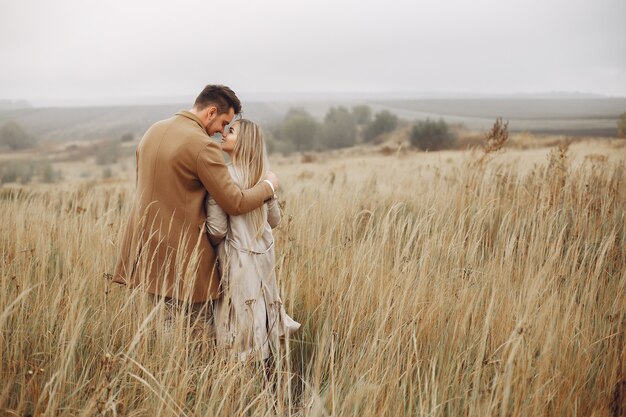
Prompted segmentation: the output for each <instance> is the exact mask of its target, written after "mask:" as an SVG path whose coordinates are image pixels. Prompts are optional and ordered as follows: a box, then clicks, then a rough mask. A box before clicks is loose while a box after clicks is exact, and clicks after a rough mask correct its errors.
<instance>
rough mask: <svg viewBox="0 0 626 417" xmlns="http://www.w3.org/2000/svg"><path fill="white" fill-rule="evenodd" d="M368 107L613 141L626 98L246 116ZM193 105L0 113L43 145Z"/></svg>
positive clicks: (261, 112) (343, 101)
mask: <svg viewBox="0 0 626 417" xmlns="http://www.w3.org/2000/svg"><path fill="white" fill-rule="evenodd" d="M357 104H367V105H369V106H370V107H371V108H372V110H373V111H374V112H378V111H381V110H389V111H391V112H393V113H394V114H397V115H398V116H399V117H400V118H403V119H406V120H409V121H412V120H417V119H426V118H428V117H429V118H434V119H438V118H443V119H444V120H445V121H447V122H448V123H455V124H464V125H465V126H466V127H467V128H468V129H470V130H478V131H485V130H488V129H489V127H491V124H492V123H493V121H494V119H495V118H497V117H502V118H504V119H505V120H509V130H510V131H512V132H530V133H541V134H553V135H569V136H596V137H597V136H602V137H614V136H615V135H616V132H617V125H616V123H617V120H618V118H619V115H620V114H622V113H623V112H624V111H625V109H626V98H562V97H561V98H523V97H521V98H461V99H458V98H457V99H453V98H440V99H411V100H409V99H389V98H386V99H385V98H382V99H381V98H372V99H370V100H366V101H363V100H355V99H349V98H335V99H332V98H329V99H324V98H323V97H320V98H318V99H316V100H310V99H309V100H303V99H302V100H298V99H289V100H287V99H285V100H281V101H249V102H245V103H244V115H245V117H247V118H249V119H251V120H255V121H257V122H258V123H261V124H262V125H267V124H272V123H276V122H278V121H279V120H280V119H281V118H282V117H283V116H284V115H285V113H286V112H287V111H288V109H289V108H290V107H302V108H304V109H306V110H307V111H309V112H310V113H311V114H312V115H313V116H314V117H316V118H318V119H319V120H321V119H323V117H324V115H325V114H326V112H327V111H328V109H329V108H330V107H332V106H344V107H347V108H351V107H352V106H354V105H357ZM188 107H189V104H187V103H185V102H183V101H181V102H180V103H172V104H157V105H126V106H93V107H48V108H22V109H13V110H12V109H5V110H1V109H0V124H1V123H3V122H5V121H7V120H14V121H16V122H17V123H19V124H20V125H21V126H23V127H24V129H25V130H26V131H28V132H29V133H31V134H33V135H35V136H37V137H38V138H39V139H40V140H41V141H50V140H51V141H68V140H94V139H108V138H119V136H120V135H122V134H124V133H133V134H135V135H142V134H143V132H145V131H146V129H147V128H148V127H149V126H150V125H151V124H152V123H154V122H155V121H157V120H161V119H164V118H167V117H169V116H171V115H172V114H174V113H175V112H177V111H178V110H181V109H187V108H188Z"/></svg>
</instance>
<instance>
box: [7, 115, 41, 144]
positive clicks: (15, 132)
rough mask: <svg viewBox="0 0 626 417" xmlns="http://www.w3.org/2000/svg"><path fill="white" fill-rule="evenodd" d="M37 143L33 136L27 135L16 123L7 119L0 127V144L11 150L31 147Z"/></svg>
mask: <svg viewBox="0 0 626 417" xmlns="http://www.w3.org/2000/svg"><path fill="white" fill-rule="evenodd" d="M36 143H37V140H36V139H35V137H34V136H31V135H29V134H28V133H26V132H25V131H24V129H22V126H20V125H19V124H18V123H16V122H14V121H13V120H9V121H8V122H6V123H5V124H4V126H2V129H0V145H5V146H7V147H8V148H9V149H11V150H19V149H27V148H32V147H33V146H35V144H36Z"/></svg>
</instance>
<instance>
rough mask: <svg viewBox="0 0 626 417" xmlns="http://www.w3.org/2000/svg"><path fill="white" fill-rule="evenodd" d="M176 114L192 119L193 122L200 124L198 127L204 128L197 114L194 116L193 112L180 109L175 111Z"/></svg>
mask: <svg viewBox="0 0 626 417" xmlns="http://www.w3.org/2000/svg"><path fill="white" fill-rule="evenodd" d="M176 116H183V117H186V118H188V119H191V120H193V121H194V122H196V123H198V124H199V125H200V127H201V128H202V130H205V129H204V126H203V125H202V122H201V121H200V119H199V118H198V116H196V115H195V114H193V113H192V112H189V111H187V110H181V111H179V112H178V113H176Z"/></svg>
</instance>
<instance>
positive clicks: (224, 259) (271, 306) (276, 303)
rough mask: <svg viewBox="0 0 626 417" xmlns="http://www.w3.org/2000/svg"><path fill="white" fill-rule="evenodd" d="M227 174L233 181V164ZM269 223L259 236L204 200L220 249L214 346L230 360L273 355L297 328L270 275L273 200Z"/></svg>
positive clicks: (276, 218)
mask: <svg viewBox="0 0 626 417" xmlns="http://www.w3.org/2000/svg"><path fill="white" fill-rule="evenodd" d="M228 170H229V172H230V174H231V176H232V177H233V178H236V173H235V170H234V168H233V166H232V164H230V165H228ZM266 205H267V213H268V216H267V222H266V223H265V226H264V230H263V233H262V234H261V236H260V237H259V238H256V237H255V231H254V227H253V224H252V221H251V219H250V216H249V215H248V214H242V215H238V216H234V215H228V214H226V213H225V212H224V210H222V209H221V208H220V206H219V205H218V204H217V203H216V202H215V200H214V199H213V198H212V197H211V196H209V197H208V198H207V207H206V209H207V222H206V223H207V229H208V232H209V234H210V235H211V236H212V238H213V239H214V240H215V239H216V238H217V239H220V238H224V239H223V240H222V241H221V242H220V243H219V245H218V248H217V258H218V261H219V266H220V269H221V275H222V276H221V281H220V285H221V294H222V297H221V298H219V299H218V300H215V302H214V314H215V317H214V319H215V334H216V341H217V344H218V346H220V347H223V348H225V349H228V350H230V351H231V352H232V355H233V356H237V357H238V358H239V360H241V361H245V360H247V359H248V358H257V359H266V358H268V357H269V356H270V353H272V352H273V353H274V354H276V353H277V349H278V347H279V342H280V338H281V337H284V336H288V335H289V334H290V333H292V332H295V331H296V330H298V328H299V327H300V323H298V322H296V321H294V320H293V319H292V318H291V317H289V315H287V313H286V312H285V308H284V307H283V303H282V301H281V298H280V295H279V290H278V285H277V283H276V274H275V271H274V266H275V263H274V237H273V235H272V229H273V228H275V227H276V226H278V224H279V223H280V209H279V207H278V204H277V202H276V200H275V199H272V200H270V201H269V202H267V203H266Z"/></svg>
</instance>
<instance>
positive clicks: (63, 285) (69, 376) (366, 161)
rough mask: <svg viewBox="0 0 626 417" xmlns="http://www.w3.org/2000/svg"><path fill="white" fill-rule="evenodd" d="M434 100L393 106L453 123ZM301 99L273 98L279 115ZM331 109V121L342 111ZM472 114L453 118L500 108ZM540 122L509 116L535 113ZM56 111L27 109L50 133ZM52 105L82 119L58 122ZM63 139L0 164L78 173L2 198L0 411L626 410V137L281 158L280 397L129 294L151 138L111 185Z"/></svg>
mask: <svg viewBox="0 0 626 417" xmlns="http://www.w3.org/2000/svg"><path fill="white" fill-rule="evenodd" d="M416 103H417V102H414V101H401V102H396V103H393V108H394V109H400V108H406V111H407V112H428V113H429V114H430V112H434V113H433V114H441V112H442V111H441V110H438V109H436V108H435V107H436V104H437V103H436V101H433V102H430V105H431V106H435V107H424V102H421V104H420V105H419V106H418V105H417V104H416ZM284 105H285V104H284V103H280V105H276V106H275V107H271V106H270V105H269V104H268V105H267V106H268V108H273V109H274V110H273V111H275V112H276V113H277V114H281V112H282V111H286V108H287V107H285V108H284V109H283V108H282V107H281V106H284ZM387 105H388V106H391V104H390V103H386V104H385V106H387ZM316 106H317V104H312V105H311V107H310V108H311V111H312V112H313V113H314V114H323V113H324V111H325V110H324V109H322V108H321V107H320V110H319V113H315V108H316ZM462 107H463V106H460V107H458V111H455V112H453V113H454V114H456V115H457V116H458V117H464V118H472V119H480V120H482V119H483V118H484V119H485V120H486V119H487V118H488V116H489V115H490V114H491V110H488V109H486V110H484V113H480V114H479V112H476V113H473V114H472V115H467V114H463V113H461V110H462ZM622 108H623V107H622ZM176 109H177V108H174V110H171V108H170V107H167V108H166V107H163V108H162V112H163V113H164V114H165V113H166V112H167V114H165V115H169V114H171V112H172V111H175V110H176ZM502 109H508V107H507V106H503V107H502ZM98 110H102V109H87V110H84V111H85V112H87V113H82V114H81V116H80V117H78V118H77V119H75V120H76V121H77V123H76V126H74V128H75V129H76V130H75V131H74V132H75V133H76V134H77V135H78V133H77V132H80V131H82V132H84V133H85V137H84V138H88V137H89V135H91V133H89V134H87V132H93V131H96V130H97V129H96V127H97V126H101V125H100V124H99V123H96V122H95V121H93V118H90V117H91V116H90V115H92V114H91V113H88V112H91V111H98ZM523 110H524V109H523V108H522V107H516V108H515V109H512V110H511V111H516V112H517V113H516V114H517V115H518V117H519V118H520V120H521V119H522V118H523V117H522V116H523V115H526V116H528V117H529V119H532V120H534V119H533V117H531V116H533V115H532V114H530V113H523ZM36 111H37V109H30V110H29V111H25V113H24V115H25V116H24V117H26V118H30V119H28V120H33V123H34V124H36V122H35V120H37V119H38V118H37V116H36ZM54 111H59V112H62V111H63V109H57V110H54V109H48V110H45V112H44V113H42V114H40V118H39V119H38V120H42V117H44V116H45V115H46V114H48V115H50V114H51V113H46V112H54ZM65 111H68V110H67V109H66V110H65ZM81 111H83V110H81ZM116 111H119V109H118V110H116ZM251 111H252V110H251ZM585 111H586V112H587V113H584V114H585V115H587V116H589V117H588V118H587V116H585V117H582V116H580V114H579V116H580V117H578V118H576V117H573V116H572V113H571V112H570V113H568V114H569V116H567V115H565V116H563V115H561V114H559V113H558V112H556V111H555V112H553V113H546V114H548V115H549V116H550V120H552V121H554V120H557V119H558V120H559V122H558V123H561V122H560V121H561V120H568V117H570V116H572V123H574V122H576V123H578V122H580V120H583V119H584V120H587V122H585V123H583V126H584V129H602V128H603V127H602V126H603V123H605V121H606V120H609V119H610V117H609V115H610V114H612V113H611V112H610V111H608V110H601V111H600V110H598V111H597V112H594V111H590V110H589V108H587V110H585ZM611 111H612V110H611ZM122 113H125V112H122ZM122 113H116V114H117V115H118V116H113V115H109V116H106V118H107V119H106V120H108V121H105V122H104V125H105V126H108V127H107V128H106V129H105V130H107V129H111V128H112V126H113V124H114V119H116V117H120V118H121V119H120V120H119V123H121V125H124V126H125V127H124V129H126V128H127V127H128V126H129V125H128V124H129V123H130V124H133V125H134V123H136V121H135V120H134V119H133V118H129V119H124V118H122V116H121V115H122ZM618 113H619V112H618ZM407 114H408V113H407ZM412 114H413V113H412ZM511 114H513V113H511ZM581 114H582V113H581ZM154 115H155V113H152V112H150V114H149V115H148V114H146V116H145V121H142V123H143V122H145V123H148V124H149V123H151V120H152V117H154ZM593 115H595V117H596V118H595V119H594V117H592V116H593ZM57 116H58V114H57ZM45 117H48V116H45ZM103 117H105V116H103ZM611 117H612V116H611ZM52 119H55V117H52ZM60 119H63V118H60ZM22 120H27V119H22ZM63 120H65V119H63ZM78 120H83V121H85V123H88V122H87V121H86V120H90V121H89V123H93V129H95V130H93V129H92V127H90V126H91V125H81V123H79V122H78ZM593 120H595V121H597V123H598V125H593V124H592V122H591V121H593ZM20 123H22V121H20ZM115 123H117V122H115ZM511 123H512V122H511ZM550 123H552V122H550ZM555 123H556V122H555ZM593 123H595V122H593ZM606 123H608V122H606ZM612 123H615V121H614V120H613V122H612ZM24 125H25V126H27V123H26V122H24ZM67 125H73V124H72V123H69V122H67ZM67 125H64V126H67ZM512 125H513V123H512ZM136 126H139V124H137V125H136ZM544 128H545V125H544ZM67 129H68V128H67V127H63V126H59V127H58V128H57V131H59V132H64V133H63V135H66V134H67V132H68V130H67ZM120 129H121V128H120ZM613 130H615V129H614V128H613ZM50 131H55V130H50ZM107 131H109V132H110V130H107ZM123 131H124V130H120V132H123ZM102 132H104V131H102ZM100 134H104V133H100ZM106 134H107V135H108V134H109V133H106ZM472 134H473V135H474V136H476V137H478V138H479V139H480V138H481V137H482V136H481V135H482V134H481V133H480V130H478V129H477V130H476V131H474V133H472ZM84 138H83V139H84ZM50 139H51V140H53V139H54V137H53V136H51V137H50ZM92 139H94V140H97V139H98V137H97V135H96V136H93V137H92ZM60 140H61V139H59V141H60ZM59 141H57V142H54V141H53V142H52V143H43V144H42V145H41V146H40V147H39V148H36V149H33V150H28V151H21V152H14V153H5V154H2V155H0V161H1V162H2V163H6V162H8V161H20V160H22V161H26V160H30V159H33V158H52V159H53V160H54V165H55V167H57V168H58V169H60V170H62V171H63V172H64V180H63V181H60V182H57V183H55V184H40V183H37V182H33V183H31V184H29V185H26V186H22V185H18V184H8V185H4V186H3V187H2V188H0V211H1V212H2V218H1V221H0V231H1V232H0V415H7V416H25V415H49V416H56V415H62V416H65V415H83V416H93V415H106V416H115V415H124V416H126V415H128V416H145V415H151V416H174V415H187V416H195V415H197V416H212V415H267V416H270V415H275V414H278V415H297V416H305V415H306V416H331V415H332V416H340V415H341V416H348V415H352V416H380V415H388V416H404V415H406V416H409V415H423V416H486V415H488V416H539V415H545V416H555V415H562V416H570V415H571V416H578V415H580V416H586V415H595V416H617V415H620V414H621V413H623V412H624V410H625V409H626V408H625V407H626V404H625V402H626V365H625V363H626V362H625V359H626V349H625V335H624V329H626V309H625V307H624V306H626V226H625V224H626V221H625V220H626V219H625V217H626V204H625V203H626V186H625V181H626V165H625V162H624V161H625V160H626V140H624V139H616V138H612V139H610V138H590V137H583V138H578V139H576V140H575V139H574V138H573V137H570V136H567V135H564V134H561V135H555V136H550V137H545V136H541V135H534V134H532V133H527V132H525V131H524V132H519V133H517V134H514V135H512V138H511V141H510V145H509V146H508V147H505V148H504V149H503V150H501V151H499V152H494V153H489V154H486V153H485V152H484V151H483V150H481V148H474V149H470V150H449V151H442V152H435V153H427V152H418V151H416V150H413V149H411V148H409V147H407V146H406V144H403V143H398V142H397V141H396V140H394V138H392V137H390V138H388V141H387V142H385V143H383V144H381V145H377V146H359V147H355V148H350V149H344V150H340V151H333V152H323V153H315V154H307V155H300V154H294V155H291V156H279V155H274V156H273V157H272V166H273V169H274V170H275V171H276V172H277V174H278V175H279V177H280V178H281V180H282V186H281V192H280V204H281V206H282V209H283V216H284V218H283V222H282V224H281V225H280V227H279V228H278V229H277V230H276V232H275V237H276V248H277V276H278V279H279V282H280V286H281V289H282V295H283V301H284V303H285V306H286V308H287V311H288V312H289V313H290V314H291V315H292V316H293V317H294V318H295V319H296V320H298V321H299V322H301V323H302V325H303V326H302V328H301V330H300V331H299V332H298V334H296V335H295V336H294V337H293V338H292V339H291V340H290V341H289V343H288V344H286V346H285V350H284V352H283V353H284V355H283V356H281V357H280V358H278V359H277V363H276V367H275V373H274V374H273V376H272V378H273V382H272V383H270V384H267V383H265V379H264V378H265V377H264V372H263V370H262V369H260V368H259V367H257V366H255V365H253V364H248V365H240V364H233V363H228V362H225V361H224V360H223V358H222V357H221V356H220V354H219V352H216V351H215V350H214V349H213V348H212V346H211V344H210V342H208V341H206V340H205V339H204V338H203V337H202V336H201V332H199V329H197V328H196V326H193V324H192V323H189V322H187V321H186V320H185V317H181V318H180V320H178V321H177V322H176V325H175V328H174V329H173V331H172V332H170V333H168V332H165V331H164V326H163V323H162V321H163V310H162V306H159V307H157V308H153V307H152V305H151V304H150V302H149V300H147V299H146V297H145V296H144V295H143V294H142V293H141V292H139V291H134V292H133V291H129V290H128V289H126V288H123V287H119V286H117V285H114V284H112V283H111V282H110V279H109V278H110V275H109V274H110V273H111V272H112V269H113V265H114V262H115V259H116V256H117V249H118V244H119V240H120V236H121V231H122V227H123V224H124V222H125V219H126V216H127V213H128V211H129V209H130V202H131V199H132V195H133V181H134V177H133V175H134V169H133V161H132V159H133V152H134V146H135V145H136V142H131V143H126V144H124V145H123V146H124V149H126V150H127V152H126V153H125V154H124V155H121V156H120V158H119V160H118V161H117V162H116V163H115V164H113V165H111V166H110V167H111V172H110V175H107V176H101V175H99V173H98V175H91V176H86V175H84V173H85V172H90V171H99V170H100V169H101V167H96V166H95V164H94V160H93V158H92V156H89V157H88V158H86V159H84V160H75V159H73V158H65V160H64V158H63V156H64V155H65V156H67V154H68V153H71V152H75V151H76V149H77V148H78V149H79V150H80V149H83V148H84V149H88V148H89V147H90V143H91V142H88V143H84V142H81V141H80V140H78V139H76V141H75V142H69V143H65V142H59ZM94 143H95V142H94ZM71 145H75V146H76V147H73V148H71V151H70V150H68V146H71Z"/></svg>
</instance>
